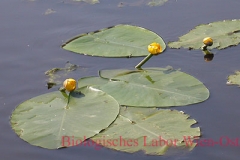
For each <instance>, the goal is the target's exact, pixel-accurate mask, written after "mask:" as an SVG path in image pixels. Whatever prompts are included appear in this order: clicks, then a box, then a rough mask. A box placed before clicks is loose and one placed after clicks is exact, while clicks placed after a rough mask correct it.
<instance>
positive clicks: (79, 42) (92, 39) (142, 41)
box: [62, 25, 166, 57]
mask: <svg viewBox="0 0 240 160" xmlns="http://www.w3.org/2000/svg"><path fill="white" fill-rule="evenodd" d="M152 42H157V43H159V44H160V45H161V47H162V51H164V50H165V48H166V45H165V43H164V41H163V39H162V38H161V37H159V36H158V35H157V34H156V33H154V32H152V31H149V30H147V29H144V28H141V27H137V26H131V25H117V26H114V27H109V28H106V29H102V30H99V31H95V32H91V33H87V34H82V35H80V36H77V37H75V38H73V39H71V40H70V41H68V42H66V44H64V45H63V46H62V47H63V48H64V49H66V50H69V51H72V52H76V53H80V54H86V55H91V56H102V57H134V56H145V55H148V50H147V46H148V45H149V44H150V43H152Z"/></svg>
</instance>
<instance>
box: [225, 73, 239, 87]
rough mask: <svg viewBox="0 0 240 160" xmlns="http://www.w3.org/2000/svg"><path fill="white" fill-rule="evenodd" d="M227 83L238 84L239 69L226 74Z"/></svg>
mask: <svg viewBox="0 0 240 160" xmlns="http://www.w3.org/2000/svg"><path fill="white" fill-rule="evenodd" d="M227 84H228V85H238V86H240V71H236V72H235V74H233V75H230V76H228V81H227Z"/></svg>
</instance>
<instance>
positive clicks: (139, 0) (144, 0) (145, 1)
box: [118, 0, 168, 7]
mask: <svg viewBox="0 0 240 160" xmlns="http://www.w3.org/2000/svg"><path fill="white" fill-rule="evenodd" d="M167 1H168V0H151V1H149V0H136V1H135V2H129V1H127V2H120V3H119V4H118V7H125V6H141V5H148V6H151V7H153V6H161V5H163V4H164V3H165V2H167Z"/></svg>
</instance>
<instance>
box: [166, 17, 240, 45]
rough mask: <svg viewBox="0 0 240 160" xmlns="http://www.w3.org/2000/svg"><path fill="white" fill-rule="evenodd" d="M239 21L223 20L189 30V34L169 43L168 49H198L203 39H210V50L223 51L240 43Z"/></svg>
mask: <svg viewBox="0 0 240 160" xmlns="http://www.w3.org/2000/svg"><path fill="white" fill-rule="evenodd" d="M239 26H240V20H224V21H218V22H213V23H209V24H202V25H199V26H197V27H196V28H194V29H193V30H191V31H190V32H189V33H187V34H185V35H183V36H181V37H179V40H178V41H176V42H170V43H169V44H168V46H169V47H170V48H181V47H183V48H189V49H200V48H201V47H202V46H203V42H202V41H203V39H204V38H205V37H211V38H212V39H213V45H212V46H211V47H208V48H210V49H213V48H217V49H224V48H227V47H229V46H235V45H238V44H239V43H240V27H239Z"/></svg>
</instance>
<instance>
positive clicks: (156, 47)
mask: <svg viewBox="0 0 240 160" xmlns="http://www.w3.org/2000/svg"><path fill="white" fill-rule="evenodd" d="M148 52H149V53H151V54H154V55H157V54H160V53H161V52H162V48H161V46H160V44H159V43H156V42H154V43H151V44H150V45H148Z"/></svg>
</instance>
